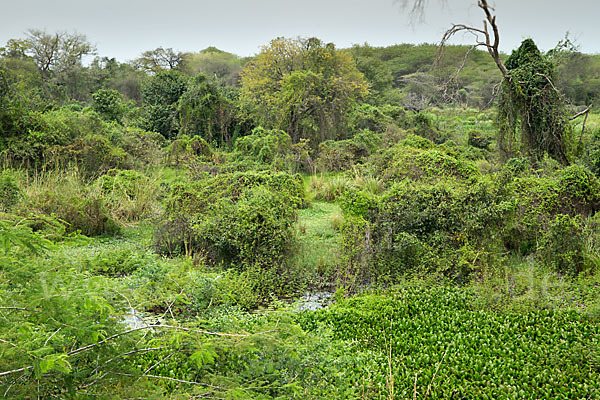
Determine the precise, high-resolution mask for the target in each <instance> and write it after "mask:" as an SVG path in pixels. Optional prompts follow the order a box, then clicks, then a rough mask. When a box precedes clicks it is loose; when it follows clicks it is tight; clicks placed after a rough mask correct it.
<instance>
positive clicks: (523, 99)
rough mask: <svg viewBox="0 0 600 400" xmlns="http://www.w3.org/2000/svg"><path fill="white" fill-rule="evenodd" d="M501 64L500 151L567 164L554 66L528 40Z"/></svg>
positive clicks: (564, 125)
mask: <svg viewBox="0 0 600 400" xmlns="http://www.w3.org/2000/svg"><path fill="white" fill-rule="evenodd" d="M505 64H506V68H507V69H508V71H509V74H508V76H507V77H506V79H505V80H504V81H503V84H502V92H501V98H500V101H499V111H500V112H499V114H498V123H499V127H500V132H499V135H500V136H499V139H498V144H499V146H500V150H502V151H503V152H504V153H505V154H507V155H508V156H511V155H515V154H516V152H517V151H518V150H519V149H520V150H521V152H522V153H523V154H524V155H526V156H529V157H531V158H532V159H534V160H540V159H541V158H542V157H543V156H544V154H548V155H549V156H550V157H552V158H554V159H556V160H558V161H559V162H561V163H567V162H568V161H569V158H570V147H571V144H570V142H569V141H570V140H571V137H570V131H569V125H568V123H567V121H566V116H565V105H564V101H563V98H562V97H561V94H560V93H559V92H558V91H557V90H556V88H555V86H554V84H553V81H554V79H555V72H554V65H553V64H552V62H551V61H550V60H548V59H547V58H546V57H544V56H543V55H542V54H541V53H540V51H539V50H538V48H537V46H536V45H535V43H534V42H533V40H531V39H526V40H524V41H523V43H522V44H521V46H520V47H519V48H518V49H517V50H515V51H513V53H512V54H511V56H510V57H509V58H508V60H506V63H505ZM519 138H520V139H519ZM519 142H520V143H519Z"/></svg>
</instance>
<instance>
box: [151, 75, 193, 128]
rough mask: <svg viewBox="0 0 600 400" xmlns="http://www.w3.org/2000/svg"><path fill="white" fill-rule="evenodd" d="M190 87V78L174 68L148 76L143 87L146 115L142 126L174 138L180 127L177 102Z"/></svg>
mask: <svg viewBox="0 0 600 400" xmlns="http://www.w3.org/2000/svg"><path fill="white" fill-rule="evenodd" d="M187 88H188V78H187V77H186V76H185V75H183V74H182V73H180V72H178V71H174V70H168V71H161V72H158V73H156V74H155V75H153V76H152V77H150V78H148V80H147V81H146V82H145V83H144V85H143V87H142V103H143V105H144V109H145V111H146V115H145V116H144V119H143V121H142V127H143V128H144V129H146V130H149V131H153V132H158V133H160V134H161V135H163V136H164V137H165V138H169V139H170V138H173V137H174V136H175V135H176V134H177V131H178V129H179V127H178V122H177V110H176V108H177V102H178V101H179V99H180V98H181V96H182V95H183V94H184V93H185V92H186V90H187Z"/></svg>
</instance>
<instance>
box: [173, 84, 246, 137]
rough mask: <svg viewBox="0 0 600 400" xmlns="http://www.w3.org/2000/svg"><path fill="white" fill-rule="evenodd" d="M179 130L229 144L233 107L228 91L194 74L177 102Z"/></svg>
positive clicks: (234, 114) (233, 119) (232, 122)
mask: <svg viewBox="0 0 600 400" xmlns="http://www.w3.org/2000/svg"><path fill="white" fill-rule="evenodd" d="M177 112H178V114H179V125H180V126H181V129H180V132H181V133H183V134H188V135H199V136H201V137H202V138H204V139H205V140H206V141H207V142H209V143H215V144H230V142H231V139H232V138H231V134H232V133H231V132H232V131H233V130H234V128H235V127H234V126H233V125H234V124H235V117H236V108H235V105H234V103H233V101H232V100H231V99H230V98H229V96H228V93H227V92H225V91H224V90H223V89H220V88H219V87H217V85H216V83H215V82H213V81H211V80H209V79H208V77H207V76H205V75H202V74H201V75H197V76H195V77H194V78H193V79H192V80H191V81H190V82H189V84H188V88H187V90H186V91H185V92H184V93H183V94H182V95H181V98H180V99H179V102H178V105H177Z"/></svg>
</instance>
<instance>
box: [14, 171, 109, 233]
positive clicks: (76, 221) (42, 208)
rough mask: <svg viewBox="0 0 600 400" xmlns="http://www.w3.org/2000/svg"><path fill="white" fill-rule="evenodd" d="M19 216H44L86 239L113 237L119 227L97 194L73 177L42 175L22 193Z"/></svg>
mask: <svg viewBox="0 0 600 400" xmlns="http://www.w3.org/2000/svg"><path fill="white" fill-rule="evenodd" d="M25 194H26V196H25V199H24V201H23V202H22V204H21V206H20V207H19V210H18V212H19V214H21V215H25V216H28V215H30V214H31V213H33V214H45V215H48V216H53V217H55V218H57V219H58V220H61V221H64V222H65V223H67V224H68V226H67V228H66V231H67V232H77V231H80V232H81V233H82V234H84V235H87V236H94V235H105V234H115V233H118V232H119V231H120V227H119V225H118V224H117V223H116V222H115V220H114V219H113V218H112V217H111V215H110V214H109V212H108V209H107V207H106V204H105V201H104V198H103V196H102V194H101V193H100V192H99V191H95V190H93V188H91V190H90V189H88V188H87V187H86V186H85V184H84V182H83V181H82V180H81V177H80V176H77V175H76V174H73V173H71V174H61V173H54V174H45V175H41V176H38V177H36V179H35V180H34V181H33V182H32V183H31V184H30V185H29V186H28V187H27V188H26V189H25Z"/></svg>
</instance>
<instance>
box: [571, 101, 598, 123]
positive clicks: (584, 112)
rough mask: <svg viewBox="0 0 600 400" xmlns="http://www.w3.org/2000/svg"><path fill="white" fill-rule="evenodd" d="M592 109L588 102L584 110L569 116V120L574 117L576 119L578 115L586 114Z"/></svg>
mask: <svg viewBox="0 0 600 400" xmlns="http://www.w3.org/2000/svg"><path fill="white" fill-rule="evenodd" d="M591 109H592V104H590V105H589V106H588V107H587V108H586V109H585V110H583V111H581V112H578V113H577V114H575V115H573V116H572V117H571V118H569V121H573V120H574V119H577V118H579V117H581V116H582V115H584V114H586V115H587V114H588V113H589V112H590V110H591Z"/></svg>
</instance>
